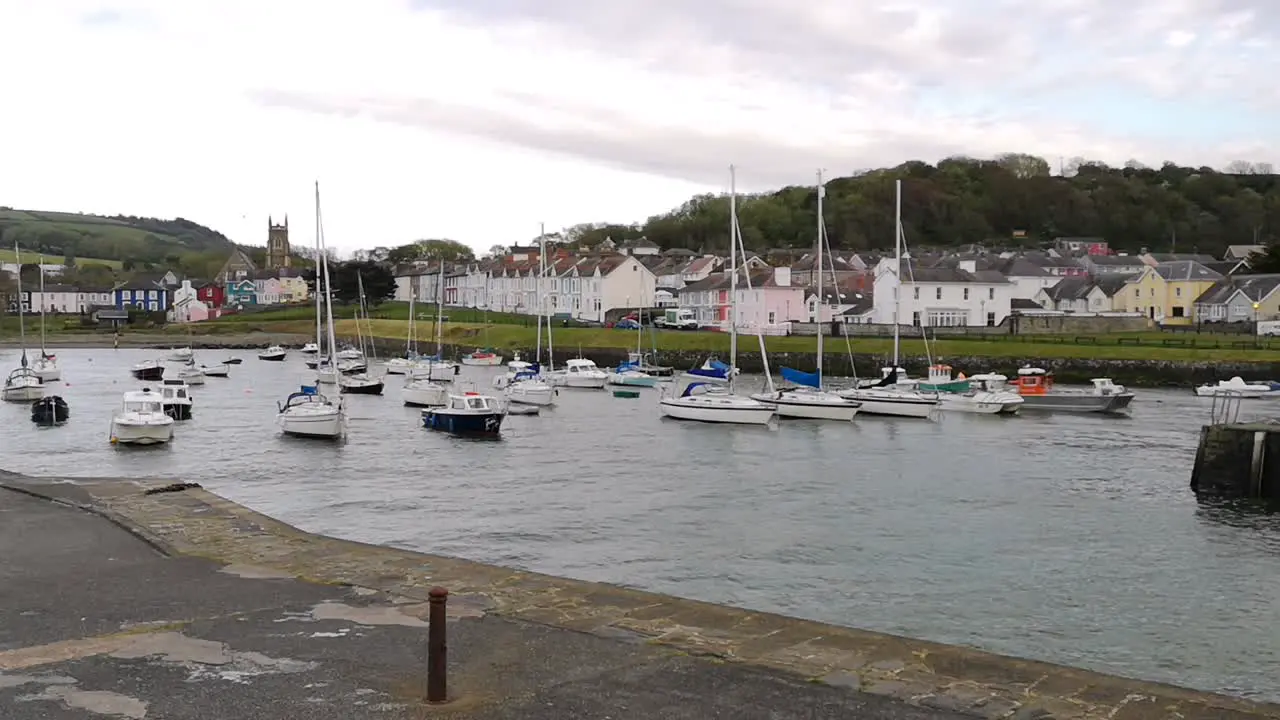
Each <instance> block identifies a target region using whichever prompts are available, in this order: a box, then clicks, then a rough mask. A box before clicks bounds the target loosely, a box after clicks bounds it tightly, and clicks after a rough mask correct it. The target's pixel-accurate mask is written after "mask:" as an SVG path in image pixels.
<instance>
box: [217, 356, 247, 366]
mask: <svg viewBox="0 0 1280 720" xmlns="http://www.w3.org/2000/svg"><path fill="white" fill-rule="evenodd" d="M242 362H244V361H243V360H241V359H240V358H238V357H233V358H227V359H226V360H223V361H222V364H223V365H239V364H240V363H242Z"/></svg>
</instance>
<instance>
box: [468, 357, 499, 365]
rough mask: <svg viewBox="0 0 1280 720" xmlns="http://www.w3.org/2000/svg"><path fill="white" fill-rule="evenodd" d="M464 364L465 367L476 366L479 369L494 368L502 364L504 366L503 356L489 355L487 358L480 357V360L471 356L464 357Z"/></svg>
mask: <svg viewBox="0 0 1280 720" xmlns="http://www.w3.org/2000/svg"><path fill="white" fill-rule="evenodd" d="M462 364H463V365H474V366H478V367H493V366H495V365H501V364H502V356H501V355H489V356H487V357H478V358H475V357H470V356H463V358H462Z"/></svg>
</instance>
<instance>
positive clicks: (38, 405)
mask: <svg viewBox="0 0 1280 720" xmlns="http://www.w3.org/2000/svg"><path fill="white" fill-rule="evenodd" d="M70 418H71V406H70V405H68V404H67V401H66V400H63V399H62V397H61V396H59V395H46V396H45V397H42V398H40V399H39V400H36V401H35V402H33V403H31V422H33V423H35V424H37V425H45V426H49V425H61V424H63V423H65V422H66V421H67V420H68V419H70Z"/></svg>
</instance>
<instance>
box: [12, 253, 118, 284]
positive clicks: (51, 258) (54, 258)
mask: <svg viewBox="0 0 1280 720" xmlns="http://www.w3.org/2000/svg"><path fill="white" fill-rule="evenodd" d="M39 260H40V253H39V252H34V251H29V250H23V251H22V262H24V263H34V262H38V261H39ZM65 260H66V258H64V257H62V256H61V255H45V256H44V264H45V265H64V264H66V263H65ZM0 262H6V263H16V262H18V256H17V254H16V253H14V252H13V248H7V249H6V248H0ZM76 264H77V265H106V266H107V267H109V268H111V269H112V270H119V269H120V261H119V260H103V259H102V258H87V257H78V258H76ZM46 282H48V281H46Z"/></svg>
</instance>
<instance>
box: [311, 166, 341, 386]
mask: <svg viewBox="0 0 1280 720" xmlns="http://www.w3.org/2000/svg"><path fill="white" fill-rule="evenodd" d="M320 228H321V224H320V181H319V180H317V181H316V231H317V233H318V234H319V237H318V238H317V241H318V242H319V243H320V268H321V270H322V271H323V276H324V313H325V324H326V325H327V326H328V332H327V335H328V340H329V370H330V371H331V372H332V373H333V374H334V380H335V382H336V381H337V380H339V379H340V373H339V372H338V357H337V352H336V348H337V341H336V340H335V339H334V337H333V285H332V284H331V283H330V282H329V258H328V255H327V253H326V248H325V244H324V231H323V230H321V229H320Z"/></svg>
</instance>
